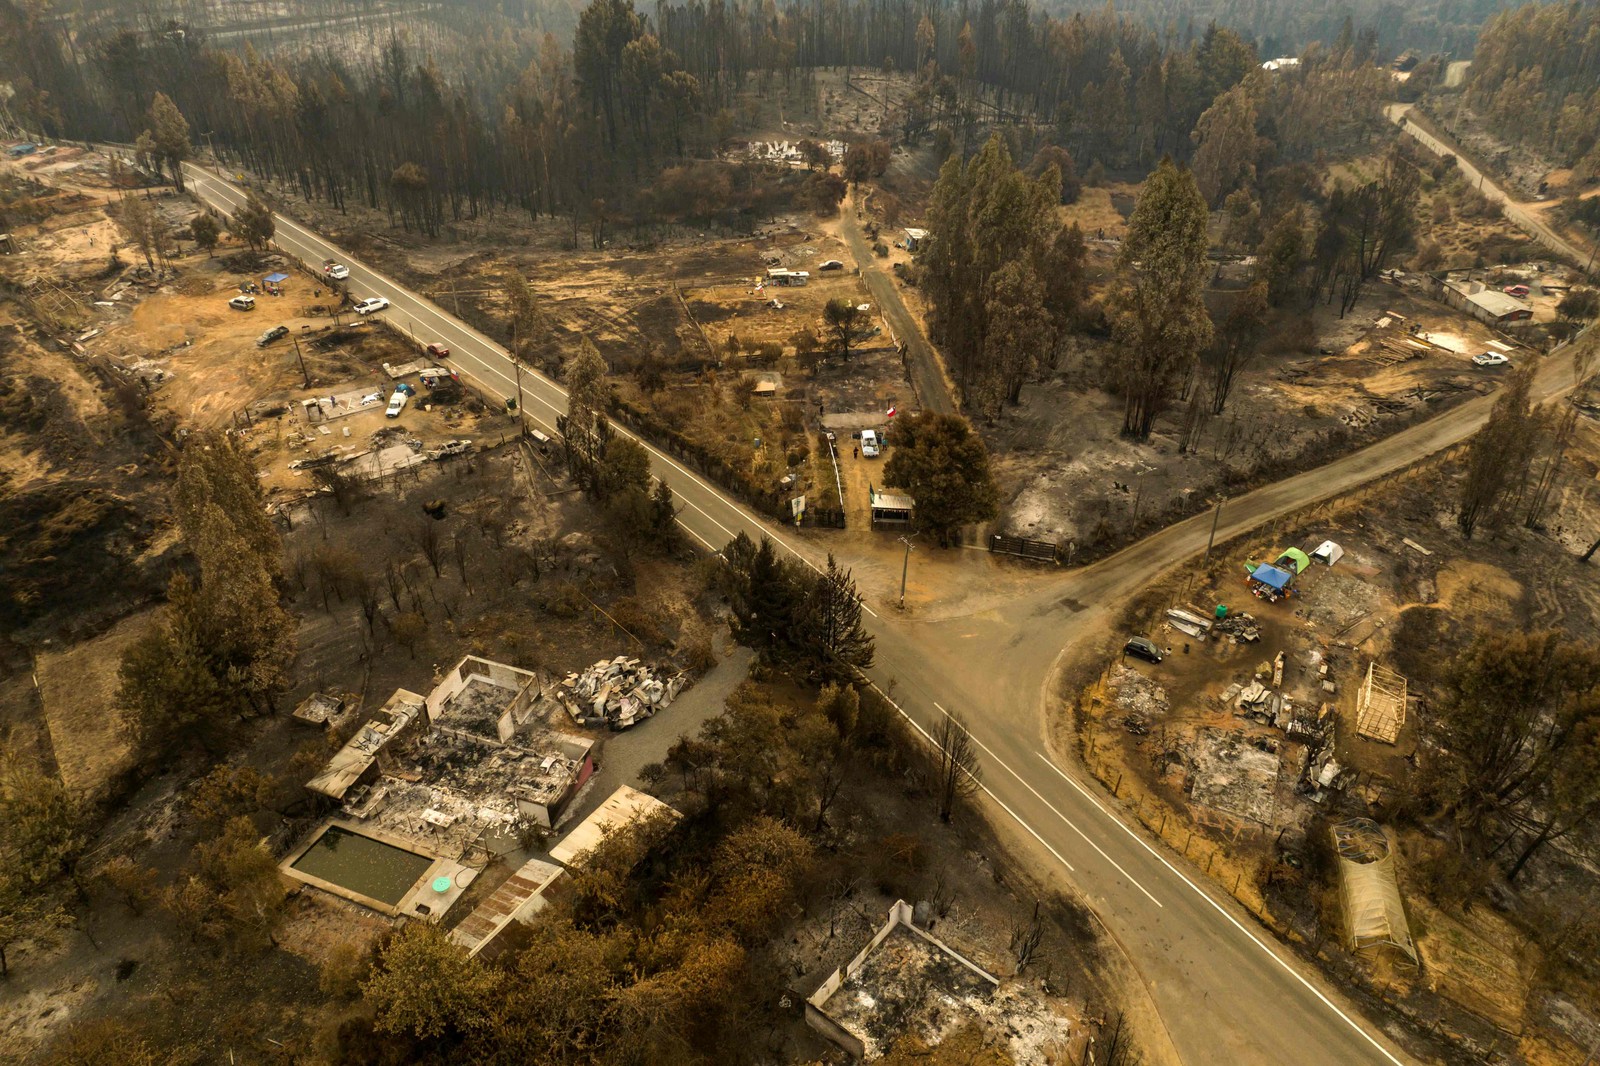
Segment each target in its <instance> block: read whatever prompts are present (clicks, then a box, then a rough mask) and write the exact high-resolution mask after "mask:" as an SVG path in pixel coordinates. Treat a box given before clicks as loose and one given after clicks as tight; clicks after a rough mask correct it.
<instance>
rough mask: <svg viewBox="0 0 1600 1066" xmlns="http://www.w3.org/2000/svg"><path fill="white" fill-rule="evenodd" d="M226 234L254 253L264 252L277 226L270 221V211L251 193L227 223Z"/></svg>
mask: <svg viewBox="0 0 1600 1066" xmlns="http://www.w3.org/2000/svg"><path fill="white" fill-rule="evenodd" d="M228 232H230V233H232V234H233V235H234V236H235V237H237V238H239V239H240V240H241V241H244V242H245V243H246V244H248V245H249V246H250V247H251V248H253V249H254V250H255V251H258V252H260V251H263V250H265V249H266V247H267V245H268V244H269V243H270V242H271V241H272V235H273V234H274V233H275V232H277V225H276V223H275V222H274V221H273V219H272V209H271V208H270V207H268V206H267V205H266V204H264V203H262V202H261V201H260V200H258V199H256V196H255V194H254V193H251V194H250V198H249V199H247V200H246V201H245V202H244V204H243V205H242V206H241V207H240V208H239V210H237V211H235V212H234V214H233V218H232V219H231V220H230V221H229V223H228Z"/></svg>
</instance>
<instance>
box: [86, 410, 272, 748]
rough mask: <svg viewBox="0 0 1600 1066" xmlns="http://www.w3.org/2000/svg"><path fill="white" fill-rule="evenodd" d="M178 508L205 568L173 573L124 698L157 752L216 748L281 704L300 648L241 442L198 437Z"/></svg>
mask: <svg viewBox="0 0 1600 1066" xmlns="http://www.w3.org/2000/svg"><path fill="white" fill-rule="evenodd" d="M173 504H174V507H173V509H174V511H175V512H176V516H177V519H178V528H179V531H180V533H181V534H182V537H183V540H184V543H185V544H186V545H187V546H188V548H189V550H190V551H191V552H192V553H193V554H194V559H195V563H196V566H195V571H196V574H195V576H193V577H191V576H190V575H189V574H179V575H177V576H176V577H174V578H173V579H172V583H171V585H170V586H169V588H168V590H167V606H166V607H165V609H164V610H163V612H162V616H161V618H160V619H159V620H158V621H157V622H156V623H155V625H154V626H152V627H151V629H150V630H149V631H148V632H146V633H145V634H144V635H143V636H142V637H140V638H139V639H138V640H137V641H135V642H134V643H133V644H132V645H131V646H130V647H129V648H128V650H127V651H126V652H124V654H123V658H122V666H121V674H120V677H121V687H120V689H119V691H118V695H117V700H118V703H119V704H120V705H121V706H122V708H123V709H124V710H125V711H126V712H127V714H128V715H129V717H130V719H131V721H132V723H133V727H134V729H135V731H136V732H137V734H138V739H139V742H140V746H141V747H142V748H143V749H144V750H145V751H146V752H147V753H149V754H158V753H162V752H165V751H169V750H172V749H174V748H181V747H186V746H191V745H194V744H207V745H209V744H213V743H215V741H216V739H217V737H218V736H219V734H220V731H222V730H225V729H226V727H227V725H228V724H229V723H230V722H231V721H233V720H234V719H235V718H238V717H246V716H249V715H252V714H259V713H262V712H270V711H272V710H273V708H274V705H275V703H276V701H277V699H278V697H279V696H280V695H281V694H282V693H283V691H284V690H285V689H286V688H288V684H289V669H290V666H291V665H292V663H293V661H294V655H295V623H294V619H293V618H292V616H290V614H289V612H288V611H287V610H285V609H284V607H283V602H282V596H281V595H280V590H279V581H280V579H281V578H282V573H283V570H282V567H283V563H282V553H283V547H282V542H281V540H280V538H279V535H278V530H277V528H276V527H275V526H274V525H273V523H272V520H271V519H270V518H268V517H267V514H266V509H265V501H264V500H263V499H262V496H261V488H260V482H259V481H257V479H256V476H255V468H254V467H253V466H252V465H251V463H250V460H249V458H248V457H246V456H245V455H244V453H243V452H241V451H240V450H239V449H238V447H237V446H236V445H235V443H234V442H233V439H232V438H230V437H228V436H227V435H226V434H222V433H217V432H210V431H208V432H202V433H195V434H192V435H190V437H189V438H188V440H187V441H186V442H185V445H184V449H183V454H182V456H181V457H180V460H179V464H178V484H177V488H176V490H175V492H174V499H173Z"/></svg>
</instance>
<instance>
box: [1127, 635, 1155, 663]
mask: <svg viewBox="0 0 1600 1066" xmlns="http://www.w3.org/2000/svg"><path fill="white" fill-rule="evenodd" d="M1122 654H1124V655H1132V656H1134V657H1135V658H1138V659H1143V660H1145V661H1146V662H1152V663H1158V662H1160V661H1161V660H1162V659H1163V658H1164V657H1165V654H1166V653H1165V652H1163V651H1162V650H1161V649H1160V648H1159V647H1157V646H1156V642H1155V641H1153V640H1151V639H1149V638H1148V637H1129V638H1128V643H1126V644H1124V645H1123V646H1122Z"/></svg>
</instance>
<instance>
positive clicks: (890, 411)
mask: <svg viewBox="0 0 1600 1066" xmlns="http://www.w3.org/2000/svg"><path fill="white" fill-rule="evenodd" d="M895 410H896V408H895V407H894V406H893V405H891V406H890V407H889V413H888V415H886V416H885V417H887V418H893V417H894V413H895Z"/></svg>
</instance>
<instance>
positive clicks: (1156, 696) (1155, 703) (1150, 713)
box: [1111, 663, 1170, 721]
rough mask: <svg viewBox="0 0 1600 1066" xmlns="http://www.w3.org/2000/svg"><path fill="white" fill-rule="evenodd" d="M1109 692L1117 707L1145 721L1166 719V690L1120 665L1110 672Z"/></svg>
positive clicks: (1167, 707)
mask: <svg viewBox="0 0 1600 1066" xmlns="http://www.w3.org/2000/svg"><path fill="white" fill-rule="evenodd" d="M1111 690H1112V692H1113V694H1114V697H1115V699H1116V701H1117V706H1118V707H1120V708H1122V709H1123V710H1124V711H1126V712H1128V713H1129V714H1131V715H1137V716H1138V717H1140V718H1142V719H1144V720H1145V721H1149V720H1151V719H1154V718H1164V717H1166V715H1167V712H1168V710H1169V708H1170V705H1169V704H1168V702H1167V690H1166V689H1164V688H1162V687H1161V686H1160V685H1159V684H1157V683H1156V682H1155V681H1152V680H1151V679H1150V678H1148V677H1146V676H1145V675H1143V674H1141V673H1139V671H1137V670H1132V669H1129V668H1128V667H1126V666H1123V665H1121V664H1120V663H1119V664H1118V665H1117V666H1116V667H1115V668H1114V669H1113V670H1112V672H1111Z"/></svg>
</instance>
